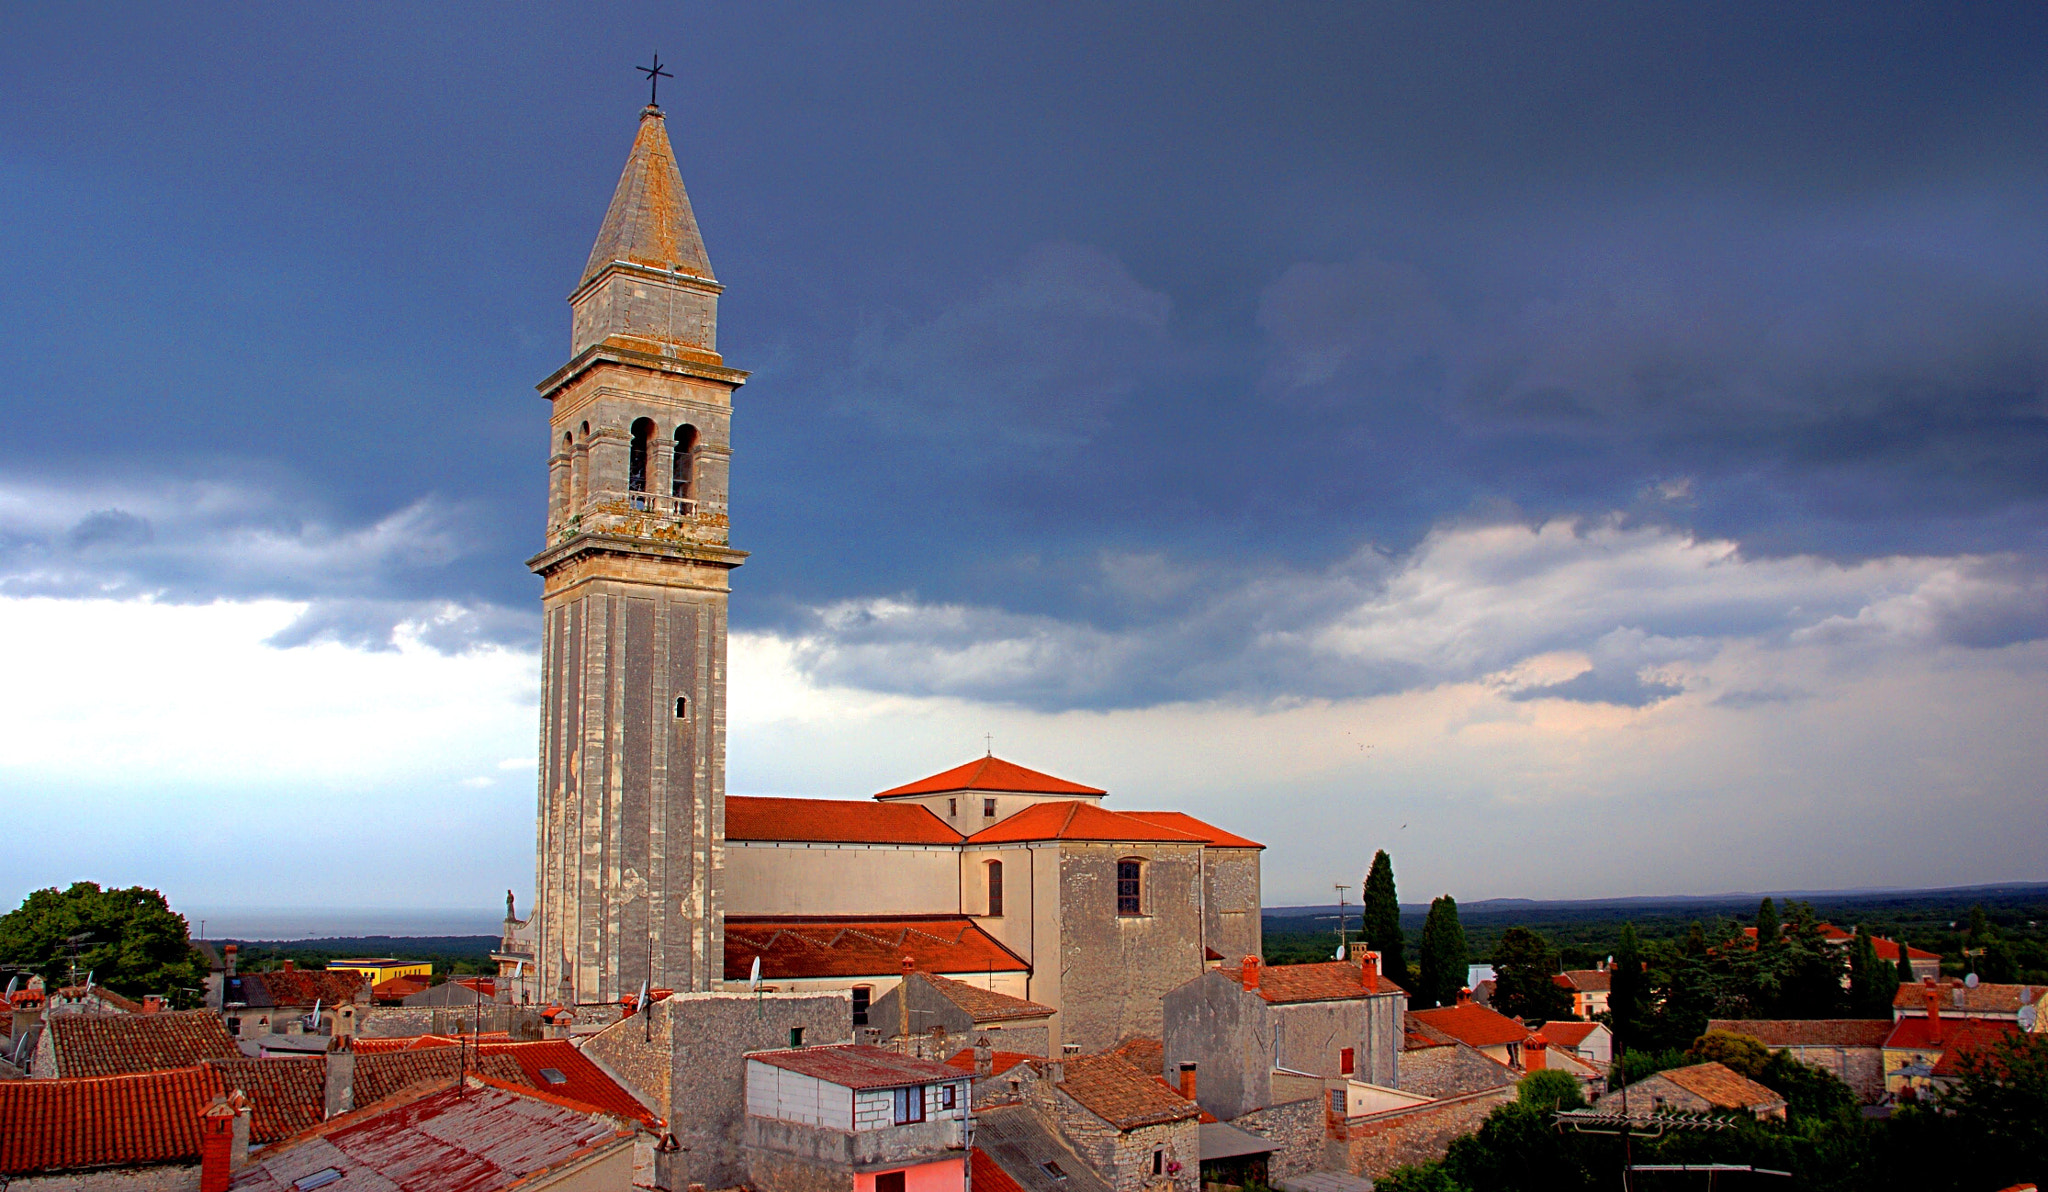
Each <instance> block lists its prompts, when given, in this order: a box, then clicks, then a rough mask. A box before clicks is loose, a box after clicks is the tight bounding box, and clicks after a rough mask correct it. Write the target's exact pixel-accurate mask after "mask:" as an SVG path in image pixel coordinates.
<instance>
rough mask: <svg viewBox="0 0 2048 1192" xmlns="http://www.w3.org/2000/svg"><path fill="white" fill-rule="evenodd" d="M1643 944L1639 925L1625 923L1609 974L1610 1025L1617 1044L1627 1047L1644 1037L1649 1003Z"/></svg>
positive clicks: (1608, 1008)
mask: <svg viewBox="0 0 2048 1192" xmlns="http://www.w3.org/2000/svg"><path fill="white" fill-rule="evenodd" d="M1645 980H1646V975H1645V973H1644V972H1643V950H1642V945H1641V944H1640V943H1639V942H1638V941H1637V939H1636V925H1635V924H1633V923H1624V924H1622V928H1621V944H1620V946H1618V947H1616V948H1615V950H1614V971H1613V972H1612V973H1611V974H1609V977H1608V981H1609V984H1608V993H1607V1029H1608V1030H1611V1031H1613V1032H1614V1046H1615V1048H1616V1049H1617V1050H1619V1051H1627V1050H1628V1049H1629V1048H1630V1047H1633V1046H1635V1044H1636V1043H1637V1041H1638V1040H1639V1039H1640V1038H1641V1037H1642V1031H1643V1014H1644V1011H1645V1009H1646V1008H1647V1007H1646V999H1645V997H1644V994H1645V993H1646V992H1647V991H1646V990H1645V989H1644V985H1645Z"/></svg>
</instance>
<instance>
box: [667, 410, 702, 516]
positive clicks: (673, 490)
mask: <svg viewBox="0 0 2048 1192" xmlns="http://www.w3.org/2000/svg"><path fill="white" fill-rule="evenodd" d="M696 460H697V428H696V427H694V426H687V425H686V426H679V427H677V428H676V465H675V471H674V472H671V473H670V475H671V476H673V477H674V478H675V479H674V480H673V481H671V482H670V486H669V495H670V496H672V497H675V498H677V499H679V500H684V501H687V500H691V499H692V498H694V497H695V496H696V495H697V494H696V492H695V489H696V483H695V482H696V479H697V468H696Z"/></svg>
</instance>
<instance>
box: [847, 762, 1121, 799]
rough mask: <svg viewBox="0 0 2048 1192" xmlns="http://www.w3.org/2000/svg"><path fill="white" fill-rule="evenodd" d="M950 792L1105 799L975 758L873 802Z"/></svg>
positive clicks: (1091, 790)
mask: <svg viewBox="0 0 2048 1192" xmlns="http://www.w3.org/2000/svg"><path fill="white" fill-rule="evenodd" d="M954 791H988V792H991V793H994V794H1005V793H1008V794H1023V795H1106V794H1108V793H1109V792H1108V791H1105V790H1100V789H1098V788H1096V787H1092V786H1082V785H1081V784H1080V783H1078V782H1068V781H1067V780H1066V779H1064V778H1054V777H1053V776H1052V775H1050V774H1041V773H1039V772H1038V771H1037V770H1027V769H1025V768H1024V767H1022V766H1020V765H1018V764H1017V763H1015V762H1006V761H1004V760H1003V759H1002V758H999V757H993V756H991V757H978V758H975V759H974V760H973V761H971V762H968V763H967V764H966V765H964V766H954V767H953V768H952V769H950V770H946V771H944V772H942V773H938V774H934V775H932V776H931V777H930V778H920V779H918V780H917V781H916V782H906V783H904V784H903V785H902V786H898V787H891V788H890V789H888V790H885V791H883V792H881V793H880V794H878V795H876V796H875V798H877V799H894V798H900V797H902V796H904V795H944V794H951V793H952V792H954Z"/></svg>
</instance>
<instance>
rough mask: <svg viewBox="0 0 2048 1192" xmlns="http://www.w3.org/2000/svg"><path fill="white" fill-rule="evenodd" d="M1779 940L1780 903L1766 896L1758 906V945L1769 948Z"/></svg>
mask: <svg viewBox="0 0 2048 1192" xmlns="http://www.w3.org/2000/svg"><path fill="white" fill-rule="evenodd" d="M1777 942H1778V904H1777V903H1775V902H1772V901H1771V900H1770V899H1768V898H1766V899H1764V901H1763V905H1762V906H1759V907H1757V908H1756V946H1757V947H1759V948H1767V947H1769V946H1771V945H1772V944H1775V943H1777Z"/></svg>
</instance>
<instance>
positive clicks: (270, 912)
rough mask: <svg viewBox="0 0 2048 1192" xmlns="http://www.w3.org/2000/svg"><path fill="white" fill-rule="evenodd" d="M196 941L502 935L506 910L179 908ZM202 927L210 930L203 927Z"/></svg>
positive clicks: (344, 907)
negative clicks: (190, 926) (202, 934)
mask: <svg viewBox="0 0 2048 1192" xmlns="http://www.w3.org/2000/svg"><path fill="white" fill-rule="evenodd" d="M171 909H173V910H175V911H177V912H178V913H179V914H181V915H183V916H185V919H186V921H187V922H189V923H191V925H192V938H194V939H198V938H201V933H202V931H203V932H204V937H205V938H206V939H217V940H218V939H234V940H311V939H331V938H335V937H343V938H347V937H352V936H363V935H398V936H408V935H497V934H498V933H499V932H501V931H503V930H504V925H505V908H504V907H502V906H500V907H496V908H492V909H486V910H471V909H468V908H460V909H455V910H393V909H388V908H376V907H346V906H342V907H257V906H234V907H229V906H174V907H172V908H171ZM202 923H203V924H204V926H203V927H202Z"/></svg>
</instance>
